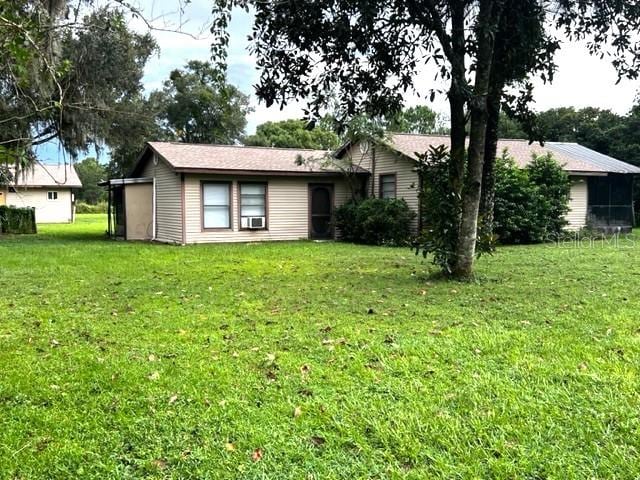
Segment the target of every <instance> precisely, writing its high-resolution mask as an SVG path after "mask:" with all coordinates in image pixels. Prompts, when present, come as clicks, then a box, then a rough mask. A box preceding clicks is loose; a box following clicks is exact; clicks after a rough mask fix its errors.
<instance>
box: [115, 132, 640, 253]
mask: <svg viewBox="0 0 640 480" xmlns="http://www.w3.org/2000/svg"><path fill="white" fill-rule="evenodd" d="M448 143H449V138H448V137H442V136H432V135H413V134H393V135H391V137H390V138H389V139H388V140H387V141H385V142H384V143H380V144H370V143H369V142H360V143H358V144H355V145H351V144H347V145H344V146H343V147H341V148H340V149H339V150H338V151H337V152H335V153H334V156H335V157H337V158H338V159H343V160H345V161H344V163H345V165H350V167H349V168H350V171H349V175H345V168H339V167H338V166H337V165H336V163H337V162H326V161H322V159H323V158H326V156H327V154H328V152H325V151H320V150H301V149H289V148H269V147H243V146H231V145H196V144H184V143H172V142H150V143H148V144H147V145H146V147H145V149H144V150H143V152H142V154H141V155H140V157H139V159H138V161H137V163H136V165H135V167H134V169H133V171H132V172H131V174H130V175H129V176H128V177H126V178H119V179H111V180H109V181H107V182H104V183H103V185H105V186H107V187H108V190H109V232H110V234H111V235H113V236H115V237H118V238H124V239H127V240H155V241H160V242H167V243H177V244H189V243H210V242H253V241H262V240H298V239H331V238H335V236H336V232H335V230H334V228H333V226H332V221H331V220H332V216H333V212H334V209H335V208H336V207H337V206H339V205H341V204H343V203H345V202H346V201H348V200H349V199H350V198H351V196H352V193H351V192H352V190H353V189H354V188H359V189H361V190H362V191H366V192H367V194H368V195H370V196H373V197H383V198H404V199H405V200H406V202H407V204H408V205H409V207H411V208H412V209H413V210H414V211H416V212H419V211H420V205H419V200H418V188H417V187H418V174H417V172H416V169H415V162H416V161H417V154H416V152H425V151H427V150H428V148H429V147H430V146H432V145H441V144H445V145H447V144H448ZM498 148H499V151H503V150H504V149H507V150H508V151H509V153H510V155H511V156H512V157H513V158H514V159H515V161H516V162H517V164H518V165H521V166H524V165H526V164H527V163H528V162H530V161H531V159H532V155H533V154H545V153H546V152H551V153H552V154H553V156H554V158H556V159H557V160H558V161H559V162H560V163H561V164H562V165H563V166H564V168H565V170H566V171H567V172H568V173H569V175H570V177H571V181H572V186H571V201H570V212H569V214H568V218H567V219H568V222H569V228H571V229H579V228H582V227H584V226H585V225H587V223H588V222H590V223H593V224H594V225H601V226H605V227H611V226H615V227H618V226H620V227H623V228H631V226H632V225H633V176H634V174H638V173H640V168H637V167H634V166H632V165H629V164H627V163H624V162H621V161H619V160H615V159H613V158H611V157H607V156H606V155H601V154H599V153H597V152H594V151H593V150H590V149H588V148H585V147H582V146H580V145H577V144H572V143H552V142H549V143H546V144H545V146H544V147H541V146H540V145H535V144H532V145H530V144H529V143H528V142H527V141H524V140H501V141H500V142H499V146H498ZM301 158H304V159H307V160H309V159H315V161H306V162H300V161H299V160H300V159H301ZM347 159H348V161H347ZM354 179H355V181H354ZM419 217H420V215H418V218H419ZM414 228H415V230H416V231H417V230H418V228H419V225H418V220H416V223H415V225H414Z"/></svg>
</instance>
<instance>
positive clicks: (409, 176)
mask: <svg viewBox="0 0 640 480" xmlns="http://www.w3.org/2000/svg"><path fill="white" fill-rule="evenodd" d="M373 152H374V149H372V148H371V147H370V148H369V149H368V151H367V152H366V153H364V154H363V153H362V152H361V151H360V147H359V145H355V146H354V147H352V148H351V149H350V151H349V152H348V153H347V155H349V156H350V158H351V160H352V162H353V163H354V164H356V165H359V166H360V167H362V168H365V169H367V170H368V171H369V172H371V173H372V177H371V178H370V180H369V182H370V183H369V188H368V189H367V192H368V195H370V196H374V197H378V196H379V194H380V175H385V174H391V173H395V174H396V196H397V198H404V200H405V201H406V202H407V204H408V205H409V207H410V208H411V209H412V210H413V211H414V212H416V214H417V213H418V208H419V207H418V173H417V172H416V171H415V170H414V165H415V163H414V162H413V161H412V160H410V159H407V158H405V157H403V156H401V155H399V154H398V153H396V152H393V151H391V150H389V149H387V148H385V147H382V146H376V147H375V165H374V164H373V155H372V153H373ZM413 228H414V230H415V231H417V229H418V219H417V217H416V219H415V220H414V222H413Z"/></svg>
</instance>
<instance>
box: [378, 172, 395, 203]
mask: <svg viewBox="0 0 640 480" xmlns="http://www.w3.org/2000/svg"><path fill="white" fill-rule="evenodd" d="M380 198H396V174H395V173H392V174H390V175H380Z"/></svg>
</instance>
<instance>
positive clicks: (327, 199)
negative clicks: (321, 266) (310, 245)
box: [309, 183, 333, 240]
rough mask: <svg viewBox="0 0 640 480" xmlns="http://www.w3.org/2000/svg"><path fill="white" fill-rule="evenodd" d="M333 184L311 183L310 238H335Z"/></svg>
mask: <svg viewBox="0 0 640 480" xmlns="http://www.w3.org/2000/svg"><path fill="white" fill-rule="evenodd" d="M332 215H333V185H331V184H328V183H322V184H319V183H318V184H310V185H309V238H313V239H317V240H321V239H324V240H326V239H329V238H333V225H332V222H331V220H332Z"/></svg>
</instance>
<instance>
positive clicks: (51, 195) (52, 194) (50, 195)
mask: <svg viewBox="0 0 640 480" xmlns="http://www.w3.org/2000/svg"><path fill="white" fill-rule="evenodd" d="M57 199H58V192H47V200H57Z"/></svg>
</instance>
